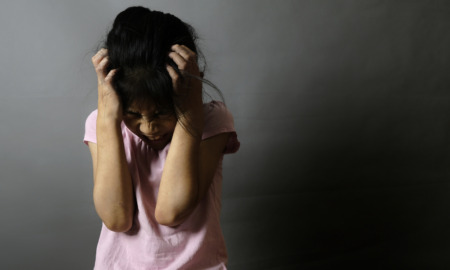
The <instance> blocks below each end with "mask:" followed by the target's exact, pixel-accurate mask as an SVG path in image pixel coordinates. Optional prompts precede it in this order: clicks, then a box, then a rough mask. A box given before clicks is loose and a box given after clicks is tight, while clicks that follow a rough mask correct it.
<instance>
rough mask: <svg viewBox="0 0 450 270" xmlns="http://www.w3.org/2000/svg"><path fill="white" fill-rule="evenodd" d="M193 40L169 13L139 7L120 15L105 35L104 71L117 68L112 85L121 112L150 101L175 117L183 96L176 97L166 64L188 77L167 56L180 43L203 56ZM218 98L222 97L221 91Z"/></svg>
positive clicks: (187, 28)
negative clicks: (105, 67)
mask: <svg viewBox="0 0 450 270" xmlns="http://www.w3.org/2000/svg"><path fill="white" fill-rule="evenodd" d="M196 40H197V35H196V33H195V31H194V29H193V28H192V27H191V26H190V25H188V24H187V23H185V22H183V21H181V20H180V19H178V18H177V17H175V16H174V15H172V14H168V13H163V12H160V11H152V10H150V9H148V8H145V7H139V6H138V7H129V8H127V9H126V10H124V11H122V12H120V13H119V14H118V15H117V17H116V18H115V20H114V23H113V26H112V29H111V30H110V31H109V33H108V35H107V39H106V42H105V47H106V48H107V49H108V57H109V66H108V67H107V71H110V70H112V69H118V70H117V72H116V74H115V75H114V78H113V81H112V84H113V86H114V89H115V90H116V91H117V93H118V95H119V97H120V98H121V101H122V104H123V107H124V109H126V108H128V107H129V106H130V105H132V104H135V105H137V106H145V105H147V104H149V102H152V103H153V104H155V106H156V108H157V109H158V110H162V111H166V112H169V113H173V114H174V115H177V110H176V108H177V107H178V104H179V102H180V99H181V98H182V97H180V96H179V95H175V93H174V91H173V85H172V79H171V77H170V75H169V73H168V72H167V69H166V65H167V64H168V65H171V66H172V67H173V68H174V69H175V70H176V71H177V72H178V73H179V75H180V76H189V74H185V73H184V74H181V73H180V72H179V70H178V67H177V65H176V64H175V62H174V61H173V60H172V59H171V58H170V57H169V56H168V54H169V53H170V51H171V47H172V45H174V44H180V45H185V46H187V47H188V48H189V49H191V50H192V51H193V52H195V53H196V54H197V56H200V57H203V56H202V54H201V52H199V50H198V49H197V46H196ZM197 79H201V78H197ZM206 82H207V83H208V84H210V83H209V82H208V81H206ZM210 85H211V84H210ZM212 86H213V88H215V89H216V90H218V89H217V88H216V87H215V86H214V85H212ZM219 95H220V96H221V97H222V95H221V93H220V91H219ZM177 117H178V115H177Z"/></svg>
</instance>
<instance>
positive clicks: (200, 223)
mask: <svg viewBox="0 0 450 270" xmlns="http://www.w3.org/2000/svg"><path fill="white" fill-rule="evenodd" d="M203 111H204V119H205V124H204V129H203V136H202V139H207V138H209V137H212V136H214V135H217V134H220V133H228V132H229V133H231V136H230V139H229V141H228V144H227V146H226V149H225V151H224V154H225V153H234V152H236V151H237V150H238V149H239V145H240V143H239V141H238V139H237V135H236V132H235V129H234V123H233V117H232V115H231V113H230V112H229V111H228V109H227V108H226V107H225V105H224V104H223V103H222V102H217V101H212V102H210V103H207V104H204V105H203ZM96 120H97V110H95V111H93V112H92V113H91V114H90V115H89V116H88V118H87V120H86V131H85V136H84V142H85V143H86V144H87V142H93V143H96V142H97V138H96ZM122 135H123V141H124V146H125V154H126V158H127V162H128V167H129V170H130V173H131V177H132V179H133V185H134V192H135V197H136V213H135V216H134V221H133V226H132V228H131V230H130V231H128V232H125V233H117V232H113V231H110V230H109V229H108V228H107V227H106V226H105V225H104V224H103V225H102V231H101V234H100V239H99V241H98V245H97V254H96V259H95V267H94V269H96V270H128V269H130V270H131V269H133V270H134V269H136V270H138V269H139V270H140V269H195V270H199V269H211V270H212V269H226V262H227V252H226V248H225V242H224V239H223V235H222V229H221V228H220V209H221V190H222V158H223V156H222V158H221V160H220V162H219V166H218V167H217V170H216V173H215V175H214V179H213V181H212V183H211V186H210V188H209V190H208V192H207V195H206V196H205V198H204V199H203V200H202V201H201V202H200V203H199V204H198V206H197V208H196V209H195V210H194V212H192V214H191V215H190V216H189V217H188V219H187V220H186V221H185V222H183V223H182V224H181V225H179V226H177V227H176V228H171V227H168V226H164V225H160V224H159V223H158V222H157V221H156V219H155V206H156V198H157V196H158V189H159V184H160V181H161V174H162V171H163V167H164V163H165V161H166V157H167V153H168V151H169V147H170V143H169V144H168V145H167V146H166V147H165V148H164V149H162V150H160V151H155V150H153V149H152V148H150V147H148V145H147V144H146V143H145V142H143V141H142V140H141V139H140V138H139V137H138V136H136V135H135V134H134V133H132V132H131V131H130V130H129V129H128V128H127V127H126V126H125V124H123V123H122Z"/></svg>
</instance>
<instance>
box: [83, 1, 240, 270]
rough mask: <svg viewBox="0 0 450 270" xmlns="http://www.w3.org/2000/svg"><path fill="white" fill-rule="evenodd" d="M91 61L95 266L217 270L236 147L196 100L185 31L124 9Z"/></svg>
mask: <svg viewBox="0 0 450 270" xmlns="http://www.w3.org/2000/svg"><path fill="white" fill-rule="evenodd" d="M92 63H93V65H94V67H95V70H96V72H97V77H98V110H95V111H94V112H92V113H91V114H90V115H89V117H88V118H87V120H86V132H85V137H84V142H85V143H86V144H88V145H89V149H90V152H91V155H92V161H93V170H94V192H93V193H94V194H93V196H94V204H95V208H96V210H97V213H98V215H99V217H100V218H101V219H102V221H103V226H102V231H101V235H100V239H99V242H98V246H97V254H96V260H95V269H98V270H100V269H105V270H113V269H118V270H126V269H195V270H198V269H226V262H227V253H226V248H225V243H224V239H223V236H222V231H221V228H220V208H221V182H222V158H223V155H224V154H226V153H234V152H236V151H237V150H238V148H239V141H238V140H237V136H236V132H235V130H234V126H233V118H232V116H231V114H230V113H229V111H228V110H227V108H226V107H225V105H224V104H223V103H221V102H217V101H213V102H209V103H207V104H203V101H202V82H203V79H202V77H203V73H202V72H200V71H199V67H198V64H197V47H196V45H195V35H194V32H193V29H192V28H191V27H190V26H189V25H187V24H186V23H184V22H182V21H181V20H179V19H178V18H176V17H175V16H173V15H171V14H165V13H162V12H158V11H150V10H149V9H147V8H143V7H131V8H128V9H126V10H124V11H123V12H121V13H120V14H119V15H118V16H117V17H116V19H115V21H114V23H113V26H112V29H111V31H110V32H109V34H108V36H107V40H106V44H105V48H104V49H101V50H100V51H99V52H98V53H97V54H96V55H95V56H94V57H93V58H92Z"/></svg>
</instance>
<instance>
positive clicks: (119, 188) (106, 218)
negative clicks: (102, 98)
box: [94, 114, 134, 231]
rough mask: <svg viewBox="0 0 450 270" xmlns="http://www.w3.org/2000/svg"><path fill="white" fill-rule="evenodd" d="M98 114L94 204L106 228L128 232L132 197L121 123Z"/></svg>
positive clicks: (132, 204) (130, 221)
mask: <svg viewBox="0 0 450 270" xmlns="http://www.w3.org/2000/svg"><path fill="white" fill-rule="evenodd" d="M105 118H106V117H103V116H102V115H101V114H99V116H98V119H97V168H96V172H95V182H94V204H95V208H96V210H97V213H98V215H99V216H100V218H101V219H102V221H103V222H104V223H105V225H106V226H107V227H108V228H109V229H111V230H114V231H127V230H128V229H129V228H130V227H131V225H132V219H133V212H134V202H133V200H134V196H133V185H132V181H131V176H130V173H129V170H128V166H127V163H126V158H125V150H124V146H123V138H122V133H121V129H120V122H118V121H110V120H107V119H105Z"/></svg>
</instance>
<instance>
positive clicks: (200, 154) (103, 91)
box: [89, 45, 229, 232]
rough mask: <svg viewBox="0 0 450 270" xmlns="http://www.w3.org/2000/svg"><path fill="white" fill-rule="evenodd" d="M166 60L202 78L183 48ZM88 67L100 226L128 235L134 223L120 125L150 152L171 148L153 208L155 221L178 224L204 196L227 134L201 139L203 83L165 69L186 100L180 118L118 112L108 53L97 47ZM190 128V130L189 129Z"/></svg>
mask: <svg viewBox="0 0 450 270" xmlns="http://www.w3.org/2000/svg"><path fill="white" fill-rule="evenodd" d="M169 57H170V58H171V59H172V60H173V61H174V62H175V63H176V64H177V66H178V68H179V70H180V71H181V72H182V73H185V72H186V73H189V74H192V75H194V76H202V74H201V73H200V72H199V69H198V65H197V63H196V59H197V57H196V55H195V53H194V52H192V51H191V50H190V49H189V48H187V47H185V46H183V45H174V46H172V52H170V53H169ZM92 63H93V65H94V67H95V70H96V72H97V78H98V116H97V143H96V144H95V143H89V149H90V152H91V156H92V162H93V171H94V191H93V197H94V204H95V208H96V211H97V213H98V215H99V217H100V218H101V219H102V221H103V223H104V224H105V225H106V226H107V227H108V228H109V229H110V230H112V231H116V232H125V231H128V230H129V229H130V228H131V226H132V222H133V215H134V205H135V203H134V193H133V184H132V179H131V176H130V172H129V171H128V166H127V163H126V159H125V151H124V146H123V138H122V133H121V129H120V124H121V122H122V121H124V123H125V124H126V125H127V127H128V128H129V129H130V130H131V131H132V132H133V133H135V134H136V135H138V136H139V137H140V138H142V139H143V140H144V141H145V142H146V143H148V144H149V145H150V146H151V147H152V148H154V149H156V150H160V149H162V148H164V147H165V146H166V145H167V144H168V143H169V142H171V146H170V149H169V152H168V155H167V159H166V163H165V165H164V169H163V174H162V177H161V183H160V188H159V192H158V198H157V203H156V209H155V218H156V220H157V222H158V223H160V224H162V225H166V226H171V227H174V226H177V225H179V224H181V223H182V222H184V221H185V220H186V218H188V217H189V215H190V214H191V213H192V211H193V210H194V209H195V207H196V206H197V204H198V203H199V201H200V200H201V199H202V198H203V197H204V196H205V194H206V192H207V190H208V188H209V186H210V184H211V181H212V179H213V176H214V173H215V171H216V168H217V166H218V163H219V160H220V158H221V156H222V153H223V150H224V149H225V145H226V142H227V141H228V137H229V134H219V135H217V136H214V137H211V138H208V139H206V140H201V134H202V131H203V109H202V83H201V81H200V80H197V79H192V78H190V77H189V76H184V78H183V79H182V78H180V76H179V75H178V74H177V73H176V72H175V70H174V69H173V68H172V67H170V66H167V71H168V72H169V74H170V76H171V78H172V83H173V86H174V91H175V92H176V93H181V94H184V95H185V96H186V98H185V99H184V103H183V104H182V105H181V106H180V108H179V110H181V111H180V112H181V115H183V117H180V118H179V119H178V120H177V119H176V118H175V117H173V116H172V117H171V116H165V115H161V114H160V113H159V112H158V111H156V109H155V107H154V106H152V105H150V106H149V107H148V108H145V109H140V108H134V107H133V106H131V107H130V108H128V110H127V112H125V114H124V112H122V106H121V103H120V99H119V97H118V96H117V94H116V92H115V91H114V89H113V87H112V85H111V79H112V78H113V76H114V74H115V72H116V70H111V71H110V72H109V73H106V71H105V67H106V65H107V63H108V56H107V50H105V49H101V50H100V51H99V52H98V53H97V54H96V55H95V56H94V57H92ZM188 130H189V131H188Z"/></svg>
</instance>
